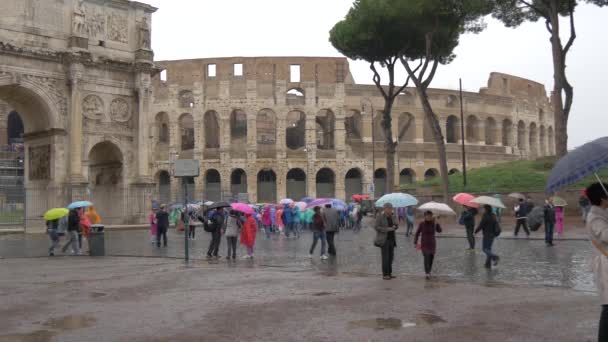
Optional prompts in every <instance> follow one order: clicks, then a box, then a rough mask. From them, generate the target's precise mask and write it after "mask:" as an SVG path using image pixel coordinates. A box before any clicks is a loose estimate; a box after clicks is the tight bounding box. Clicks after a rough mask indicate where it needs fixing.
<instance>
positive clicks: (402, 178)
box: [399, 169, 416, 185]
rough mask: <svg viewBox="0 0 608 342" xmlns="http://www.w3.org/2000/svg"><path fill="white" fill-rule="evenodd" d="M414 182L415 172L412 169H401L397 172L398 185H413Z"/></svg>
mask: <svg viewBox="0 0 608 342" xmlns="http://www.w3.org/2000/svg"><path fill="white" fill-rule="evenodd" d="M415 181H416V172H415V171H414V170H412V169H403V170H401V172H399V185H404V184H413V183H414V182H415Z"/></svg>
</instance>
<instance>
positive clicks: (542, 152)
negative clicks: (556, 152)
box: [539, 125, 548, 156]
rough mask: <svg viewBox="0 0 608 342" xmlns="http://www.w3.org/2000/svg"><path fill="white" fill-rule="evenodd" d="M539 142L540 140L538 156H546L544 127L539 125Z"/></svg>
mask: <svg viewBox="0 0 608 342" xmlns="http://www.w3.org/2000/svg"><path fill="white" fill-rule="evenodd" d="M539 140H540V156H546V155H548V153H547V133H546V130H545V126H544V125H540V132H539Z"/></svg>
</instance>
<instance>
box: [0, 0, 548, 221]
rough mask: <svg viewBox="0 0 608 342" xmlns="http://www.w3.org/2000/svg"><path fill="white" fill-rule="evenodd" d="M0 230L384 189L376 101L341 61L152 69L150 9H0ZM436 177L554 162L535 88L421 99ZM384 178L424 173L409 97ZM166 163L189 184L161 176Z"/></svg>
mask: <svg viewBox="0 0 608 342" xmlns="http://www.w3.org/2000/svg"><path fill="white" fill-rule="evenodd" d="M0 8H1V9H2V16H1V17H0V228H3V227H6V226H8V227H12V226H21V227H23V226H25V227H26V229H31V230H28V231H40V230H42V229H44V222H43V221H42V219H41V215H42V213H44V211H45V210H47V209H49V208H53V207H62V206H65V205H66V204H67V203H70V202H71V201H75V200H83V199H89V200H91V201H93V202H94V203H95V204H96V206H97V210H98V211H99V212H100V214H101V216H102V217H103V219H104V222H105V223H107V224H115V223H116V224H124V223H142V222H145V218H146V213H147V212H148V210H149V207H150V200H151V199H154V198H156V199H160V200H161V201H163V202H173V201H178V200H179V201H181V200H183V196H184V195H183V191H182V189H183V188H185V189H188V190H189V197H190V198H191V199H197V200H201V199H207V200H218V199H225V200H227V199H240V200H247V201H249V202H274V201H276V200H278V199H281V198H283V197H291V198H295V199H298V198H301V197H305V196H308V197H338V198H349V197H350V196H351V195H352V194H355V193H371V192H374V193H375V194H376V195H380V194H382V193H383V192H384V184H385V183H386V182H385V180H386V172H385V160H384V156H383V152H382V151H383V145H384V143H383V141H384V139H383V131H382V130H381V129H380V122H381V112H380V109H381V108H383V99H382V98H381V97H380V96H379V93H378V90H377V89H376V88H375V86H373V85H362V84H356V83H355V82H354V79H353V77H352V75H351V73H350V70H349V64H348V61H347V59H345V58H313V57H306V58H305V57H259V58H241V57H234V58H218V59H196V60H179V61H156V62H155V61H154V52H153V51H152V49H151V46H152V45H151V38H152V34H151V23H152V14H153V13H154V12H155V11H156V8H154V7H152V6H149V5H145V4H142V3H138V2H133V1H128V0H112V1H103V2H100V1H97V0H65V1H52V0H41V1H35V2H31V1H18V0H5V1H2V5H0ZM430 97H431V102H432V104H433V105H434V107H435V110H436V112H437V113H438V114H439V116H440V118H441V124H442V126H443V127H444V129H445V132H444V133H445V139H446V143H447V148H448V158H449V166H450V169H451V172H458V171H459V169H460V168H461V167H460V165H461V152H460V145H459V143H460V142H461V141H462V139H463V138H464V140H465V142H466V148H467V159H468V163H469V165H471V167H483V166H486V165H490V164H494V163H498V162H501V161H508V160H515V159H521V158H534V157H536V156H543V155H549V154H552V153H554V131H553V127H554V124H553V117H552V114H551V113H552V111H551V106H550V103H549V100H548V98H547V94H546V92H545V89H544V87H543V85H541V84H538V83H536V82H533V81H529V80H526V79H522V78H518V77H514V76H510V75H504V74H499V73H493V74H491V75H490V77H489V82H488V86H487V88H483V89H481V90H480V91H479V93H471V92H466V93H464V96H463V106H464V111H465V113H466V117H465V125H464V126H465V127H466V129H465V134H464V137H461V134H460V132H461V130H460V127H461V122H460V119H459V118H460V101H459V96H458V93H457V92H456V91H454V90H439V89H434V90H431V91H430ZM393 114H394V117H395V120H394V121H393V122H394V123H395V124H394V128H393V129H394V131H393V136H394V137H396V139H397V140H398V158H397V160H396V164H397V165H395V167H396V169H397V170H398V172H397V174H396V177H395V179H394V182H395V184H407V183H413V182H416V181H419V180H422V179H427V178H431V177H435V176H437V174H438V171H437V169H438V163H437V152H436V149H435V146H434V143H433V142H432V139H431V134H430V132H429V130H428V127H427V124H426V123H425V120H424V116H423V113H422V110H421V106H420V101H419V99H418V98H417V95H416V92H415V91H414V90H413V89H407V90H406V91H404V92H403V94H401V95H400V96H399V97H398V99H397V101H396V105H395V108H394V112H393ZM177 159H197V160H199V161H200V165H201V174H200V176H199V177H196V178H185V179H181V180H178V179H177V178H174V177H172V174H171V172H172V165H174V161H175V160H177Z"/></svg>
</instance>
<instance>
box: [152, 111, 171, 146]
mask: <svg viewBox="0 0 608 342" xmlns="http://www.w3.org/2000/svg"><path fill="white" fill-rule="evenodd" d="M155 122H156V132H157V138H158V139H157V142H158V143H162V144H169V139H170V136H169V115H168V114H167V113H165V112H161V113H158V114H156V119H155Z"/></svg>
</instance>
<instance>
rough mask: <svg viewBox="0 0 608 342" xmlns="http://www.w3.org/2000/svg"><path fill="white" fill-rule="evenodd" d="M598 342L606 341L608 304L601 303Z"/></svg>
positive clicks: (607, 336)
mask: <svg viewBox="0 0 608 342" xmlns="http://www.w3.org/2000/svg"><path fill="white" fill-rule="evenodd" d="M597 340H598V342H603V341H608V305H602V314H601V316H600V328H599V333H598V337H597Z"/></svg>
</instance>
